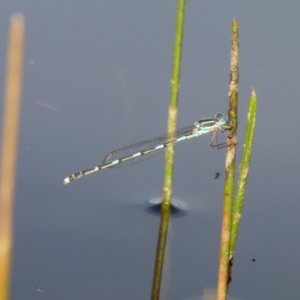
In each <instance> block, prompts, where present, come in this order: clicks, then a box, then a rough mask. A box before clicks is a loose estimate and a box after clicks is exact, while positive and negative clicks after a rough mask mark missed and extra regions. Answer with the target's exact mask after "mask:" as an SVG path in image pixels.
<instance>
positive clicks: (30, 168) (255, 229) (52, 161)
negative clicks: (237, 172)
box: [0, 1, 300, 300]
mask: <svg viewBox="0 0 300 300" xmlns="http://www.w3.org/2000/svg"><path fill="white" fill-rule="evenodd" d="M299 9H300V4H298V2H296V1H295V2H292V1H288V2H284V1H281V2H280V1H278V2H276V3H274V1H244V2H243V3H242V4H240V3H239V2H238V1H226V3H225V2H224V3H223V2H222V3H221V2H219V3H218V2H217V1H214V2H211V1H189V2H188V5H187V10H186V26H185V37H184V52H183V58H182V63H183V65H182V77H181V91H180V102H179V103H180V104H179V121H178V127H182V126H187V125H191V124H193V123H194V122H195V121H196V120H198V119H200V118H204V117H211V116H214V115H215V113H216V112H218V111H222V112H226V108H227V90H228V78H229V75H228V70H229V48H230V29H231V21H232V19H233V18H234V17H235V18H236V19H237V20H238V22H239V25H240V35H241V38H240V46H241V72H240V104H239V111H240V123H239V126H240V127H239V130H240V131H239V138H240V139H239V148H240V150H241V149H242V146H243V134H244V126H245V120H246V118H247V103H248V98H249V95H250V92H251V88H252V87H254V88H255V89H256V91H257V95H258V101H259V103H258V114H257V131H256V135H255V142H254V154H253V159H252V165H251V170H250V177H249V182H248V183H249V185H248V189H247V197H246V205H245V210H244V215H243V221H242V227H241V230H240V237H239V240H238V246H237V253H236V258H235V265H234V271H233V282H232V284H231V286H230V295H231V296H232V298H233V299H255V300H260V299H273V300H277V299H296V298H297V296H298V295H299V293H300V288H299V284H298V277H299V276H298V273H299V272H298V270H299V268H300V265H299V259H298V252H299V250H298V249H299V229H298V228H299V225H300V224H299V220H300V218H299V213H300V210H299V199H298V198H299V197H298V185H299V184H298V182H299V175H298V173H299V165H300V163H299V159H298V152H299V149H298V137H297V136H298V133H297V126H298V123H297V120H298V111H299V108H300V107H299V95H300V88H299V78H298V77H299V69H300V68H299V59H298V56H299V50H300V49H299V48H300V43H299V39H297V36H298V28H299V16H298V11H299ZM14 11H21V12H23V13H24V15H25V17H26V57H25V73H24V93H23V104H22V122H21V132H20V143H19V164H18V181H17V192H16V208H15V245H14V270H13V284H12V299H13V300H14V299H16V300H17V299H43V300H47V299H56V300H59V299H74V300H76V299H78V300H79V299H80V300H81V299H139V300H140V299H149V297H150V296H149V295H150V289H151V284H152V274H153V265H154V256H155V249H156V239H157V233H158V223H159V218H158V217H157V215H155V214H154V213H152V211H151V210H150V209H149V205H148V204H147V203H146V201H147V200H149V199H153V198H157V197H159V196H160V194H161V190H162V182H163V177H162V172H163V158H164V157H163V155H160V156H157V157H155V158H152V159H151V160H148V161H145V162H143V163H141V164H137V165H134V166H130V167H126V168H117V169H114V170H104V171H103V172H99V173H97V174H95V175H91V176H87V177H86V178H83V179H80V180H78V181H76V182H74V183H72V184H70V185H68V186H62V185H61V184H60V183H61V181H62V180H63V179H64V178H65V177H66V176H68V175H70V174H72V173H74V172H77V171H80V170H82V169H86V168H90V167H93V166H95V165H98V164H100V163H101V161H102V159H103V157H104V156H105V155H106V154H107V153H108V152H109V151H111V150H113V149H116V148H118V147H122V146H126V145H127V144H131V143H133V142H138V141H140V140H143V139H147V138H151V137H154V136H157V135H160V134H162V133H164V132H165V128H166V122H167V121H166V115H167V105H168V95H169V80H170V72H171V57H172V45H173V31H174V29H173V28H174V16H175V3H172V2H171V1H163V2H161V1H154V2H153V1H152V2H144V1H99V2H95V1H90V2H82V1H81V2H80V1H63V2H61V1H50V2H49V1H48V2H47V3H46V2H36V1H26V2H24V1H14V3H11V4H5V5H4V6H2V9H1V11H0V16H1V17H0V24H1V26H0V35H1V41H2V43H1V45H0V64H1V67H2V68H1V69H2V70H3V68H4V66H5V63H4V59H5V51H6V45H5V41H6V38H7V29H8V21H9V16H10V14H11V13H12V12H14ZM0 79H1V83H0V84H1V86H3V81H4V76H3V72H1V74H0ZM1 105H2V104H1ZM209 141H210V137H209V136H205V137H200V138H199V139H195V140H193V141H188V142H184V143H181V144H180V145H178V147H177V148H176V151H177V152H176V164H175V174H174V198H175V199H178V200H179V201H180V203H183V207H182V208H181V209H182V212H184V213H183V214H182V215H180V216H178V217H174V218H172V221H171V229H170V234H169V249H168V253H167V257H166V267H165V276H164V283H163V291H162V293H163V295H164V298H163V299H172V300H177V299H178V300H182V299H190V300H191V299H199V298H200V297H201V295H203V294H204V291H205V290H207V289H214V288H215V286H216V280H217V268H218V263H217V261H218V254H219V235H220V224H221V221H220V216H221V211H222V186H223V180H224V176H223V174H224V171H223V169H224V155H225V149H223V150H218V151H217V150H215V149H211V148H210V147H209ZM239 153H240V152H239ZM216 173H220V177H219V178H218V179H216V180H215V179H214V177H215V174H216ZM253 259H255V262H254V261H253ZM39 288H40V289H39ZM36 289H38V290H36ZM41 289H42V291H41ZM39 291H40V292H39Z"/></svg>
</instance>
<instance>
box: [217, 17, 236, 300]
mask: <svg viewBox="0 0 300 300" xmlns="http://www.w3.org/2000/svg"><path fill="white" fill-rule="evenodd" d="M229 78H230V80H229V91H228V97H229V110H228V119H229V123H230V124H231V129H230V130H229V138H228V139H227V144H228V147H227V155H226V162H225V182H224V198H223V219H222V232H221V244H220V261H219V277H218V291H217V299H218V300H226V295H227V285H228V275H229V264H228V261H229V247H230V231H231V212H232V203H233V194H234V180H235V158H236V146H237V124H238V120H237V115H238V114H237V112H238V92H239V89H238V83H239V29H238V24H237V22H236V21H235V20H233V22H232V31H231V54H230V77H229Z"/></svg>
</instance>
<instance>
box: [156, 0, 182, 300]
mask: <svg viewBox="0 0 300 300" xmlns="http://www.w3.org/2000/svg"><path fill="white" fill-rule="evenodd" d="M185 3H186V0H178V2H177V16H176V25H175V26H176V28H175V40H174V53H173V67H172V78H171V90H170V103H169V114H168V115H169V117H168V129H167V130H168V133H171V132H174V131H175V130H176V123H177V104H178V94H179V83H180V64H181V53H182V44H183V43H182V40H183V29H184V17H185V15H184V13H185ZM174 149H175V147H174V145H170V146H169V147H167V149H166V159H165V173H164V174H165V175H164V186H163V200H162V212H161V220H160V228H159V235H158V242H157V249H156V259H155V269H154V275H153V283H152V294H151V299H152V300H157V299H159V294H160V286H161V280H162V270H163V263H164V255H165V249H166V240H167V235H168V228H169V219H170V212H171V197H172V180H173V171H174Z"/></svg>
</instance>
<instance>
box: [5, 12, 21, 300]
mask: <svg viewBox="0 0 300 300" xmlns="http://www.w3.org/2000/svg"><path fill="white" fill-rule="evenodd" d="M23 41H24V18H23V16H22V15H20V14H15V15H13V16H12V17H11V21H10V32H9V44H8V52H7V70H6V86H5V108H4V120H3V135H2V136H3V138H2V152H1V155H2V156H1V171H0V172H1V173H0V176H1V177H0V300H8V299H9V287H10V275H11V261H12V247H13V200H14V188H15V169H16V158H17V145H18V129H19V114H20V103H21V87H22V67H23Z"/></svg>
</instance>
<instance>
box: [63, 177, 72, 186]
mask: <svg viewBox="0 0 300 300" xmlns="http://www.w3.org/2000/svg"><path fill="white" fill-rule="evenodd" d="M70 182H71V180H70V177H67V178H65V179H64V181H63V182H62V184H63V185H66V184H69V183H70Z"/></svg>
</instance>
